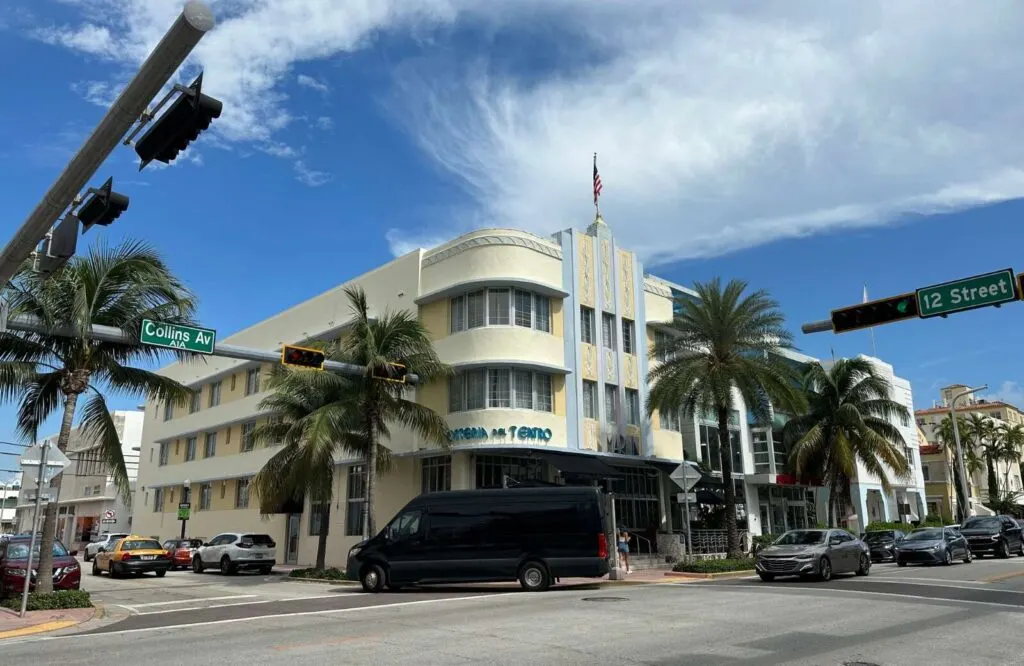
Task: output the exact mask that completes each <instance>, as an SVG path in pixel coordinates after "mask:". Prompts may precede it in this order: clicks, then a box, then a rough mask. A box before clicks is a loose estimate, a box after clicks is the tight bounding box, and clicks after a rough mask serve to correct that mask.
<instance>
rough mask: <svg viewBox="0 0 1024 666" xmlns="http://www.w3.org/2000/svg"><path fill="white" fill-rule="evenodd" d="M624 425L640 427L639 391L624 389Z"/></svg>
mask: <svg viewBox="0 0 1024 666" xmlns="http://www.w3.org/2000/svg"><path fill="white" fill-rule="evenodd" d="M625 407H626V423H628V424H629V425H640V391H637V390H636V389H631V388H628V389H626V404H625Z"/></svg>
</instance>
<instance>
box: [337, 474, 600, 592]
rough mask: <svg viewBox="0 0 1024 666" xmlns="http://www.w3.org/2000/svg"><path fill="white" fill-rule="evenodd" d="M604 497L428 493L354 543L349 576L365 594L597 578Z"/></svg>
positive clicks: (552, 492) (563, 491) (519, 491)
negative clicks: (421, 586) (433, 585)
mask: <svg viewBox="0 0 1024 666" xmlns="http://www.w3.org/2000/svg"><path fill="white" fill-rule="evenodd" d="M603 500H604V497H603V496H602V495H601V492H600V491H599V490H598V489H596V488H592V487H545V488H510V489H495V490H457V491H449V492H438V493H427V494H424V495H420V496H419V497H417V498H415V499H413V500H412V501H411V502H409V503H408V504H406V505H405V507H404V508H403V509H402V510H401V511H399V512H398V515H396V516H395V517H394V518H393V519H392V520H391V522H390V523H388V525H387V527H385V528H384V529H383V530H381V532H380V533H379V534H377V535H376V536H374V537H373V538H371V539H368V540H366V541H363V542H361V543H359V544H357V545H356V546H354V547H353V548H352V549H351V550H350V551H349V553H348V571H349V572H352V573H353V574H356V575H357V576H358V577H359V581H360V582H361V583H362V586H363V590H365V591H367V592H380V591H382V590H383V589H384V588H385V587H387V588H389V589H392V590H395V589H398V588H400V587H402V586H404V585H418V584H429V583H454V582H459V583H481V582H500V581H514V580H518V581H519V583H520V585H522V586H523V588H524V589H526V590H529V591H540V590H545V589H547V588H548V587H550V586H551V584H552V583H554V582H556V581H557V579H558V578H562V577H570V576H572V577H580V578H599V577H601V576H604V575H605V574H607V573H608V539H607V536H606V535H605V529H606V524H605V510H604V501H603Z"/></svg>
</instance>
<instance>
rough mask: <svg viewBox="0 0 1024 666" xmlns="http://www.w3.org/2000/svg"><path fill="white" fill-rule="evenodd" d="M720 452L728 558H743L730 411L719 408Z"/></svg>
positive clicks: (725, 408)
mask: <svg viewBox="0 0 1024 666" xmlns="http://www.w3.org/2000/svg"><path fill="white" fill-rule="evenodd" d="M718 452H719V456H720V457H721V459H722V483H723V484H725V538H726V544H727V546H726V549H727V553H726V557H730V558H738V557H742V556H743V549H742V548H740V533H739V530H738V529H737V528H736V487H735V486H734V485H733V482H732V442H730V441H729V409H728V407H719V408H718Z"/></svg>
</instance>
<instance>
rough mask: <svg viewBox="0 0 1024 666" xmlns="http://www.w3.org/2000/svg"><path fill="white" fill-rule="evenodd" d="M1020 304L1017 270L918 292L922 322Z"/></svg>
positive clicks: (997, 272) (918, 308) (981, 276)
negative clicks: (1005, 304) (990, 307)
mask: <svg viewBox="0 0 1024 666" xmlns="http://www.w3.org/2000/svg"><path fill="white" fill-rule="evenodd" d="M1015 300H1017V290H1016V286H1015V284H1014V277H1013V269H1010V268H1007V269H1004V270H1001V271H994V272H992V273H985V274H983V275H975V276H972V277H968V278H961V279H959V280H953V281H952V282H944V283H942V284H936V285H932V286H930V287H922V288H921V289H918V290H917V311H918V316H920V317H921V318H922V319H928V318H929V317H945V316H946V315H950V314H953V313H955V312H964V311H966V310H974V309H976V308H984V307H988V306H999V305H1002V304H1003V303H1009V302H1011V301H1015Z"/></svg>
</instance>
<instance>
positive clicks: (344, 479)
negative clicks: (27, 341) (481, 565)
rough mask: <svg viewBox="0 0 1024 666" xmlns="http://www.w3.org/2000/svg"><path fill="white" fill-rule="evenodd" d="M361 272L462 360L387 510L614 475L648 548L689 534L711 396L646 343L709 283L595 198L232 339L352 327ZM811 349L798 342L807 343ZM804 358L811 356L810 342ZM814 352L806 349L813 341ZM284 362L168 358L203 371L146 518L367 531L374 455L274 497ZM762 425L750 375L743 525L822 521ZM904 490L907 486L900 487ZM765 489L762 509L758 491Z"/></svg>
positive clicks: (138, 504) (412, 441) (159, 455)
mask: <svg viewBox="0 0 1024 666" xmlns="http://www.w3.org/2000/svg"><path fill="white" fill-rule="evenodd" d="M348 285H358V286H360V287H361V288H362V289H363V290H364V291H365V292H366V294H367V298H368V301H369V303H370V305H371V308H372V310H373V311H374V312H384V311H385V310H392V311H394V310H408V311H413V312H416V313H418V316H419V318H420V320H421V321H422V322H423V324H424V326H425V327H426V328H427V330H428V331H429V332H430V335H431V337H432V339H433V341H434V345H435V349H436V350H437V353H438V354H439V355H440V357H441V358H442V359H443V360H444V361H445V362H447V363H449V364H451V365H452V366H453V367H454V368H455V370H456V375H455V377H453V378H452V379H451V380H450V381H445V382H442V383H432V384H427V385H424V386H419V387H415V388H412V389H410V391H411V395H412V396H413V397H414V399H416V400H417V401H419V402H420V403H422V404H424V405H427V406H429V407H431V408H432V409H434V410H435V411H437V412H438V413H440V414H443V415H445V417H446V418H447V420H448V423H449V425H450V427H451V432H452V440H453V442H452V448H451V451H450V453H442V452H441V451H438V450H437V449H436V448H433V447H432V446H430V445H428V444H427V443H424V442H421V441H419V439H418V438H417V436H416V435H415V434H414V433H412V432H410V431H407V430H403V429H401V428H399V427H395V428H394V430H393V432H392V438H391V440H390V441H389V442H387V446H389V447H390V449H391V451H392V453H393V457H394V467H393V469H392V470H391V471H390V472H389V473H388V474H385V475H383V476H382V477H381V478H380V480H379V483H378V500H377V501H378V503H377V506H376V513H377V516H376V517H377V521H378V524H381V525H382V524H384V523H385V522H386V521H387V520H389V519H390V518H391V516H393V515H394V513H395V512H396V511H397V510H398V509H400V508H401V506H402V505H404V504H405V503H406V502H407V501H408V500H410V499H411V498H412V497H414V496H416V495H418V494H420V493H421V492H427V491H436V490H447V489H466V488H488V487H501V486H503V485H506V484H509V483H513V484H514V483H586V484H592V483H599V484H609V483H610V484H612V486H611V487H612V488H613V489H614V492H615V502H616V507H615V508H616V516H617V519H618V522H619V524H620V525H623V526H625V527H628V528H630V529H631V530H632V531H635V532H636V533H637V534H638V538H642V539H643V540H644V542H645V543H644V544H642V545H640V549H641V550H642V551H646V550H648V549H657V550H659V551H661V552H663V553H666V552H672V550H673V549H675V550H678V544H679V538H678V535H677V534H676V533H677V532H678V531H679V530H680V528H681V525H682V516H683V511H682V506H681V504H680V497H679V490H680V489H679V488H678V487H677V486H676V485H675V484H674V483H673V482H672V481H671V480H670V479H668V474H669V473H671V471H673V470H674V469H675V468H676V467H677V466H678V465H679V464H680V463H681V462H682V461H683V459H684V452H685V456H686V459H687V460H690V461H699V462H701V463H702V464H704V465H706V467H707V468H709V469H710V470H711V475H710V476H708V477H706V478H705V480H704V481H703V482H702V483H703V484H704V485H705V487H706V488H707V489H708V490H709V491H714V490H716V488H715V485H716V484H717V489H720V488H721V482H720V476H719V477H718V478H719V480H717V481H716V476H718V475H717V472H718V471H720V469H721V465H720V452H719V447H718V441H719V439H718V432H717V424H716V422H715V418H714V415H712V414H706V415H701V416H699V417H697V418H689V419H687V418H683V415H681V414H658V413H655V414H654V415H653V416H652V417H651V418H648V417H647V416H646V413H645V411H644V406H645V404H646V401H647V388H648V379H647V378H648V373H649V370H650V368H651V367H652V366H653V364H655V363H657V362H659V359H656V358H649V357H648V356H649V355H648V350H649V348H650V345H651V344H652V343H653V342H654V340H655V339H656V338H657V337H658V336H660V335H665V334H666V333H665V331H664V330H662V329H663V328H664V326H665V324H667V323H669V322H670V321H671V320H672V316H673V308H674V304H675V303H678V302H680V301H681V299H685V298H695V297H696V294H695V293H694V292H693V291H691V290H689V289H687V288H685V287H683V286H680V285H678V284H673V283H671V282H669V281H666V280H664V279H661V278H658V277H656V276H653V275H650V274H647V273H645V271H644V269H643V265H642V263H641V262H640V260H639V258H638V257H637V256H636V255H635V254H634V253H633V252H631V251H630V250H629V249H627V248H623V247H620V246H619V245H618V244H617V243H616V241H615V238H614V236H613V234H612V231H611V229H610V228H609V226H608V225H607V224H605V223H604V221H603V220H601V219H600V218H598V219H597V220H596V221H595V222H594V223H593V224H591V225H590V226H589V227H588V228H587V230H586V231H579V230H575V229H567V230H564V231H561V232H559V233H556V234H554V235H553V236H552V237H550V238H544V237H540V236H535V235H533V234H529V233H525V232H523V231H518V230H513V229H485V230H479V231H474V232H472V233H468V234H465V235H463V236H460V237H458V238H456V239H454V240H452V241H450V242H448V243H445V244H443V245H440V246H437V247H434V248H432V249H419V250H415V251H413V252H410V253H409V254H406V255H404V256H402V257H399V258H397V259H394V260H393V261H390V262H389V263H387V264H385V265H383V266H380V267H378V268H376V269H374V270H372V271H370V272H368V273H365V274H363V275H361V276H359V277H356V278H354V279H353V280H351V281H349V282H347V283H346V284H345V285H341V286H339V287H337V288H334V289H331V290H329V291H327V292H325V293H323V294H320V295H319V296H316V297H314V298H311V299H309V300H307V301H305V302H302V303H300V304H298V305H296V306H294V307H292V308H290V309H288V310H286V311H284V312H281V313H279V314H277V315H275V316H273V317H271V318H269V319H266V320H264V321H262V322H259V323H257V324H255V325H253V326H251V327H249V328H246V329H245V330H242V331H240V332H238V333H236V334H234V335H231V336H230V337H227V338H226V339H225V340H224V342H225V343H229V344H233V345H240V346H245V347H252V348H256V349H263V350H273V351H277V350H280V348H281V346H282V345H285V344H294V343H298V342H302V341H306V340H310V339H333V338H337V337H338V336H339V335H340V333H341V331H342V330H343V329H344V327H345V326H346V325H347V317H348V308H349V305H348V302H347V300H346V297H345V295H344V293H343V288H344V287H345V286H348ZM797 356H799V355H797ZM800 358H803V359H805V360H807V359H809V357H800ZM797 362H798V361H797ZM269 371H270V366H269V365H267V364H260V363H251V362H245V361H238V360H232V359H225V358H209V359H207V360H206V361H205V362H203V363H186V364H182V363H174V364H172V365H169V366H167V367H165V368H164V369H162V370H161V372H162V373H163V374H165V375H167V376H169V377H172V378H174V379H176V380H178V381H180V382H182V383H183V384H186V385H188V386H190V387H192V388H193V389H195V390H196V394H195V397H194V399H193V400H192V401H191V403H190V404H189V405H183V406H178V405H173V404H161V403H157V402H153V401H150V402H149V403H147V405H146V409H145V411H146V419H145V427H144V430H143V438H142V440H143V444H142V450H141V458H140V470H139V479H138V485H137V490H136V497H135V502H134V507H135V509H134V511H135V515H134V530H135V531H137V532H140V533H143V534H150V535H159V536H162V537H163V536H171V535H175V534H178V533H179V532H180V531H181V529H182V524H181V521H180V520H179V514H178V509H179V505H180V504H182V503H188V505H189V517H188V520H187V523H186V524H185V531H186V532H187V533H188V535H190V536H195V537H212V536H214V535H215V534H217V533H219V532H222V531H228V530H259V531H261V532H266V533H269V534H271V535H272V536H273V537H274V538H275V539H276V540H277V541H278V543H279V544H281V548H280V553H279V558H280V559H281V560H283V561H285V562H288V563H297V564H298V563H309V562H311V561H312V560H313V558H314V554H315V550H316V542H317V536H318V535H319V531H320V529H321V526H322V525H323V524H324V521H328V524H329V525H330V529H329V536H328V558H329V559H331V560H332V561H333V562H334V563H335V564H340V563H342V561H343V559H344V557H345V553H346V552H347V551H348V548H349V547H350V546H352V545H353V544H355V543H356V542H357V541H359V540H360V538H361V537H360V533H361V528H362V515H363V505H364V486H363V479H364V473H363V468H362V465H361V461H359V460H355V459H346V458H344V457H339V458H338V459H337V460H336V463H337V471H336V479H335V484H336V485H335V489H334V499H333V501H332V503H331V505H330V506H324V505H310V503H309V501H308V500H306V501H305V502H304V503H297V504H295V505H289V506H281V507H277V510H276V511H275V512H274V513H273V514H271V515H269V516H261V515H260V513H259V511H258V508H257V502H256V498H254V497H251V496H250V492H249V486H250V480H251V478H252V477H253V476H254V475H255V474H256V473H257V472H258V471H259V470H260V469H261V468H262V466H263V465H264V463H265V462H266V461H267V460H268V459H269V458H270V456H272V455H273V454H274V452H275V447H274V446H268V447H265V446H258V445H257V444H256V443H255V442H254V441H253V439H252V436H251V434H252V432H253V430H254V428H255V427H256V425H257V424H258V423H260V422H261V421H263V420H264V419H268V418H273V417H274V415H273V414H269V413H261V411H260V408H259V404H260V401H261V400H262V399H263V398H264V397H265V395H266V393H265V392H264V388H265V385H264V380H265V378H266V377H267V375H268V373H269ZM771 432H772V426H771V425H762V426H757V425H756V424H755V423H754V422H753V420H752V418H751V416H750V415H749V414H747V409H746V408H745V407H744V406H743V403H742V400H740V399H739V397H738V395H737V401H736V410H735V412H734V414H733V417H732V418H731V419H730V434H731V436H732V441H733V442H734V451H733V455H734V461H735V465H734V468H735V470H736V471H737V478H736V484H737V485H736V488H737V496H738V498H739V503H740V506H739V507H738V511H739V517H740V519H741V521H742V524H743V526H744V527H745V528H746V529H748V530H749V531H750V532H751V533H753V534H758V533H760V532H761V531H762V529H765V530H767V529H768V528H769V523H770V524H771V525H770V529H771V530H773V531H778V530H780V529H784V528H788V527H805V526H808V525H813V524H814V523H815V522H816V519H815V515H816V512H817V509H816V508H815V505H816V503H817V502H818V501H819V496H820V493H819V492H818V489H815V488H813V487H803V486H799V485H797V483H796V479H795V478H794V477H793V476H792V475H791V474H788V473H787V467H786V465H787V463H786V456H785V451H784V449H782V448H781V440H778V442H777V443H775V442H773V439H772V435H771ZM894 505H895V502H894ZM748 506H749V507H757V509H756V510H752V511H749V512H748V511H747V507H748Z"/></svg>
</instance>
